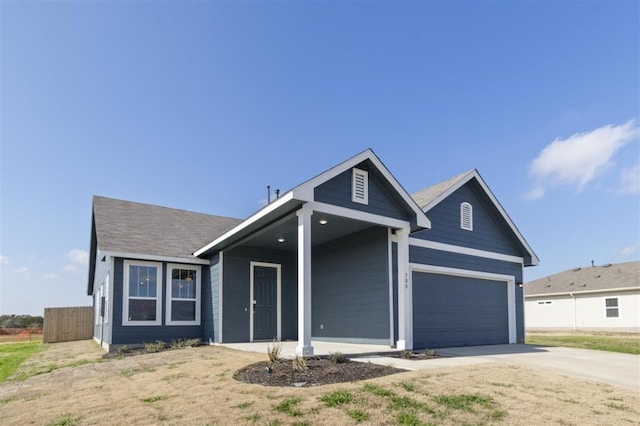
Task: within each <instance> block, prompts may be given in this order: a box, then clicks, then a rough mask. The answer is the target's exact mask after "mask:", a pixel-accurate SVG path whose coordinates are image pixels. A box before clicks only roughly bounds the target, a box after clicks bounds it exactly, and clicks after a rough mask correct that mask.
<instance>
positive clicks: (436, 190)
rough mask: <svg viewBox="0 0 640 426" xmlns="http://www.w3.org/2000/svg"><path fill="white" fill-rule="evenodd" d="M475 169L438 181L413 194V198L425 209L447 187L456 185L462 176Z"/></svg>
mask: <svg viewBox="0 0 640 426" xmlns="http://www.w3.org/2000/svg"><path fill="white" fill-rule="evenodd" d="M472 171H473V170H469V171H467V172H464V173H460V174H459V175H456V176H454V177H452V178H450V179H447V180H445V181H443V182H440V183H437V184H435V185H432V186H430V187H428V188H425V189H423V190H421V191H418V192H415V193H413V194H411V198H413V199H414V200H415V202H416V203H417V204H418V205H419V206H420V208H421V209H423V210H424V208H425V207H426V206H427V205H428V204H429V203H430V202H432V201H433V200H435V199H436V198H438V197H439V196H440V195H441V194H442V193H444V192H445V191H446V190H447V189H449V188H451V187H452V186H453V185H455V184H456V183H458V181H459V180H460V179H462V178H464V177H465V176H467V175H468V174H469V173H471V172H472Z"/></svg>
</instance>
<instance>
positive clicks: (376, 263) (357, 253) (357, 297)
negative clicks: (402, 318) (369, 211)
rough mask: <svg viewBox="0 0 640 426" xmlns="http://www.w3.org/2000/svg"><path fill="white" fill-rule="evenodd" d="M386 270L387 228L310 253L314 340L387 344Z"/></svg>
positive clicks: (364, 232) (361, 234) (331, 244)
mask: <svg viewBox="0 0 640 426" xmlns="http://www.w3.org/2000/svg"><path fill="white" fill-rule="evenodd" d="M388 264H389V263H388V243H387V229H386V228H378V227H376V228H370V229H367V230H364V231H361V232H358V233H356V234H352V235H349V236H347V237H345V238H342V239H339V240H335V241H332V242H330V243H327V244H324V245H322V246H319V247H314V248H313V269H312V272H311V273H312V280H311V282H312V284H311V294H312V308H311V316H312V331H311V335H312V336H313V338H314V339H318V340H323V339H326V340H344V341H349V342H360V343H380V344H388V343H389V271H388ZM321 324H322V329H321V328H320V325H321Z"/></svg>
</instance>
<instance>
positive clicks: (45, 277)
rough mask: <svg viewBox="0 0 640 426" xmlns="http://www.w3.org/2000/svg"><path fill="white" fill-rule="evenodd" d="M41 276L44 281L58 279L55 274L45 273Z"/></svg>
mask: <svg viewBox="0 0 640 426" xmlns="http://www.w3.org/2000/svg"><path fill="white" fill-rule="evenodd" d="M41 276H42V278H43V279H45V280H56V279H58V278H60V275H58V274H56V273H55V272H46V273H44V274H42V275H41Z"/></svg>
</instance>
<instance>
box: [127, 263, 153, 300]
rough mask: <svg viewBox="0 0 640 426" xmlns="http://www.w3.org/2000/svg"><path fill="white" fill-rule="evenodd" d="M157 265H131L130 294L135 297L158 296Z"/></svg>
mask: <svg viewBox="0 0 640 426" xmlns="http://www.w3.org/2000/svg"><path fill="white" fill-rule="evenodd" d="M157 270H158V268H156V267H155V266H138V265H130V266H129V296H133V297H156V288H157V285H156V277H157Z"/></svg>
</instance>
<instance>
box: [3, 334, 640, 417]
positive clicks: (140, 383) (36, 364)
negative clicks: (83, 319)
mask: <svg viewBox="0 0 640 426" xmlns="http://www.w3.org/2000/svg"><path fill="white" fill-rule="evenodd" d="M101 355H102V351H101V350H100V349H99V348H98V347H97V345H95V344H93V342H87V341H85V342H70V343H59V344H54V345H47V348H46V350H45V351H43V352H41V353H39V354H38V355H37V357H39V359H34V360H31V362H27V363H25V364H23V366H22V371H21V374H23V375H27V376H28V375H29V374H28V372H29V371H30V370H32V369H37V368H40V366H41V365H42V364H43V363H44V364H46V363H58V364H61V365H62V364H67V365H74V364H77V363H78V362H88V363H86V364H84V365H76V366H73V367H66V368H59V369H56V370H54V371H52V372H50V373H46V374H40V375H36V376H32V377H30V378H29V379H27V380H26V381H22V382H13V383H11V382H9V383H5V384H3V385H0V424H3V425H29V424H35V425H49V424H67V425H71V424H75V425H84V424H131V425H148V424H176V425H178V424H180V425H181V424H189V425H216V424H219V425H228V424H259V425H269V424H271V425H293V424H309V425H353V424H357V423H358V422H362V423H363V424H420V423H432V424H439V425H447V424H451V425H453V424H462V423H467V424H509V425H531V424H560V425H569V424H575V425H578V424H579V425H602V424H639V422H638V419H640V411H639V408H638V407H640V397H639V396H638V394H637V392H634V391H633V390H626V389H622V388H616V387H613V386H609V385H604V384H599V383H594V382H588V381H584V380H578V379H570V378H565V377H560V376H556V375H553V374H550V373H546V372H539V371H533V370H529V369H526V368H520V367H514V366H509V365H506V364H481V365H475V366H468V367H458V368H443V369H435V370H426V371H412V372H406V373H400V374H396V375H392V376H387V377H382V378H377V379H372V380H367V381H364V382H354V383H343V384H335V385H328V386H320V387H315V388H273V387H264V386H260V385H251V384H247V383H242V382H238V381H235V380H234V379H233V378H232V375H233V373H234V371H236V370H237V369H239V368H240V367H243V366H245V365H247V364H250V363H253V362H257V361H265V360H266V355H265V354H258V353H248V352H239V351H233V350H230V349H226V348H220V347H209V346H208V347H200V348H193V349H183V350H177V351H167V352H160V353H154V354H148V355H140V356H135V357H127V358H122V359H112V360H109V361H104V362H96V361H98V360H100V359H101V358H100V357H101Z"/></svg>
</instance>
